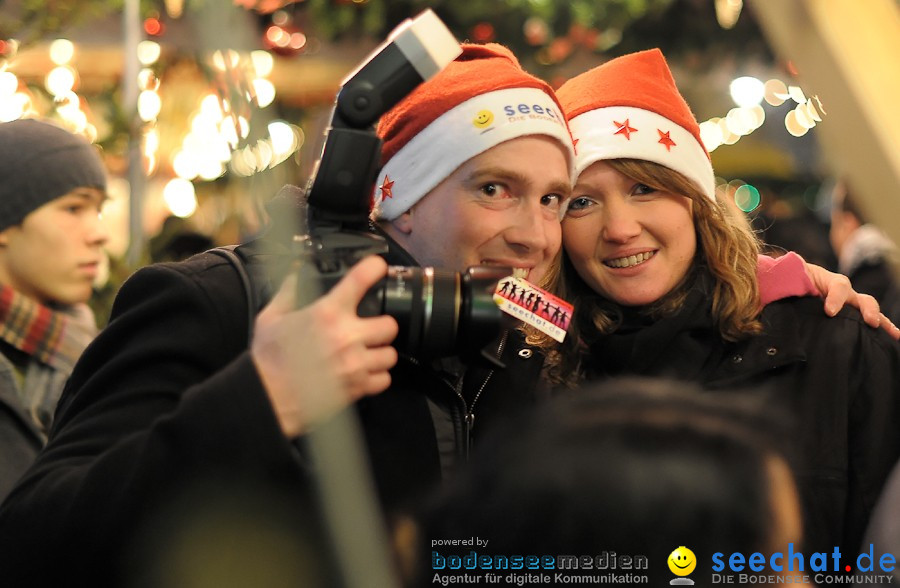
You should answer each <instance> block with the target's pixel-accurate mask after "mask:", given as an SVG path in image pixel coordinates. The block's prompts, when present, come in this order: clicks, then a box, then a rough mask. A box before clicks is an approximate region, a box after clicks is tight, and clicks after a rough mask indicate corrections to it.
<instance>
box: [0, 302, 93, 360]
mask: <svg viewBox="0 0 900 588" xmlns="http://www.w3.org/2000/svg"><path fill="white" fill-rule="evenodd" d="M72 318H73V317H72V316H70V315H67V314H66V313H64V312H61V311H56V310H52V309H50V308H48V307H46V306H44V305H43V304H40V303H38V302H35V301H34V300H32V299H31V298H29V297H27V296H25V295H23V294H20V293H19V292H17V291H16V290H14V289H13V288H12V287H10V286H6V285H4V286H2V287H0V338H2V339H3V340H4V341H6V342H7V343H9V344H10V345H12V346H13V347H15V348H16V349H19V350H21V351H23V352H25V353H27V354H28V355H30V356H31V357H33V358H35V359H37V360H38V361H40V362H41V363H44V364H47V365H49V366H51V367H54V368H56V369H61V370H66V371H68V370H71V369H72V366H74V365H75V360H77V359H78V356H79V355H81V352H82V351H84V347H85V345H86V344H87V342H88V341H90V339H91V338H92V337H93V333H91V334H90V335H89V336H88V337H86V338H85V336H84V335H85V334H84V333H79V332H78V331H82V330H83V329H77V328H76V329H74V332H73V329H69V328H67V327H68V326H69V323H70V322H71V321H72ZM79 322H80V321H79ZM73 335H74V336H73Z"/></svg>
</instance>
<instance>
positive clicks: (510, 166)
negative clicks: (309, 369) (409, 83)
mask: <svg viewBox="0 0 900 588" xmlns="http://www.w3.org/2000/svg"><path fill="white" fill-rule="evenodd" d="M377 132H378V135H379V137H381V139H382V140H383V148H382V162H381V163H382V168H381V171H380V173H379V175H378V179H377V181H376V184H375V185H376V188H375V193H374V195H373V201H374V202H373V207H374V210H373V218H374V219H375V220H377V221H379V224H380V226H381V227H382V228H383V229H384V231H385V232H386V233H387V234H388V235H389V236H390V237H391V238H393V239H394V240H395V241H396V242H397V243H398V244H399V245H400V246H401V247H403V248H404V249H405V250H406V251H407V252H408V253H409V254H411V256H412V257H413V258H414V259H415V260H416V262H418V263H419V264H421V265H434V266H441V267H444V268H448V269H453V270H457V271H461V270H464V269H465V268H466V267H468V266H474V265H480V264H485V263H488V264H500V265H512V266H515V267H522V268H524V269H527V270H529V271H531V272H532V279H536V278H537V277H539V276H540V275H541V274H542V273H543V272H544V271H546V268H547V266H548V265H549V263H550V261H551V260H552V258H553V257H554V256H555V255H556V253H557V251H558V249H559V219H558V211H559V207H560V204H561V201H562V200H563V199H564V198H565V197H566V196H567V195H568V191H569V186H570V180H571V178H570V174H571V166H572V164H573V162H574V153H573V147H572V143H571V136H570V134H569V131H568V128H567V126H566V122H565V120H564V118H563V114H562V109H561V108H560V105H559V103H558V101H557V100H556V97H555V95H554V93H553V90H552V89H551V88H550V87H549V86H548V85H547V84H546V83H545V82H543V81H542V80H540V79H538V78H536V77H534V76H532V75H530V74H528V73H526V72H525V71H524V70H523V69H522V68H521V66H520V65H519V62H518V60H517V59H516V58H515V56H514V55H513V54H512V53H511V52H510V51H509V50H508V49H507V48H506V47H503V46H501V45H497V44H487V45H473V44H464V45H463V51H462V54H461V55H460V56H459V57H458V58H457V59H456V60H455V61H454V62H452V63H451V64H450V65H448V66H447V67H446V68H445V69H444V70H443V71H441V72H440V73H439V74H437V75H436V76H435V77H434V78H432V79H431V80H429V81H427V82H425V83H423V84H422V85H421V86H419V87H418V88H416V89H415V90H414V91H413V92H412V93H411V94H410V95H409V96H407V97H406V98H405V99H404V100H402V101H401V102H400V103H399V104H397V105H396V106H395V107H394V108H393V109H391V110H390V111H389V112H387V113H386V114H385V115H384V116H383V117H382V118H381V120H380V122H379V124H378V128H377Z"/></svg>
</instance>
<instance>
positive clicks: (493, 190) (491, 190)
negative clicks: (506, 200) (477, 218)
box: [480, 183, 509, 198]
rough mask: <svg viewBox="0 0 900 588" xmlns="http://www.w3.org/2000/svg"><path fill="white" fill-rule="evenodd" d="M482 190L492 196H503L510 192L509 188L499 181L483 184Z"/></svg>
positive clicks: (486, 194)
mask: <svg viewBox="0 0 900 588" xmlns="http://www.w3.org/2000/svg"><path fill="white" fill-rule="evenodd" d="M480 191H481V193H482V194H484V195H485V196H489V197H490V198H502V197H504V196H507V195H508V194H509V190H507V188H506V186H504V185H503V184H497V183H489V184H484V185H483V186H481V188H480Z"/></svg>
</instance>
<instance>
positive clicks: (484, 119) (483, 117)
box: [472, 110, 494, 129]
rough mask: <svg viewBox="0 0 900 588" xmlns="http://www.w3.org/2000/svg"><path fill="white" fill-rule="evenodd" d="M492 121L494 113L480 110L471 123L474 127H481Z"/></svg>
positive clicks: (488, 124)
mask: <svg viewBox="0 0 900 588" xmlns="http://www.w3.org/2000/svg"><path fill="white" fill-rule="evenodd" d="M492 122H494V113H493V112H491V111H490V110H482V111H481V112H479V113H478V114H476V115H475V119H474V120H473V121H472V124H473V125H475V127H476V128H479V129H483V128H485V127H487V126H490V124H491V123H492Z"/></svg>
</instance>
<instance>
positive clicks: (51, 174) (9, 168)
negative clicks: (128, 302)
mask: <svg viewBox="0 0 900 588" xmlns="http://www.w3.org/2000/svg"><path fill="white" fill-rule="evenodd" d="M105 199H106V174H105V172H104V169H103V164H102V162H101V160H100V157H99V155H98V154H97V152H96V150H95V148H94V146H92V145H91V144H90V143H88V142H87V141H86V140H85V139H83V138H82V137H80V136H77V135H74V134H72V133H70V132H69V131H66V130H64V129H63V128H61V127H58V126H56V125H55V124H52V123H48V122H42V121H38V120H15V121H12V122H5V123H0V367H2V369H0V405H2V408H3V409H4V410H0V439H2V440H3V443H2V447H0V453H2V454H3V459H2V460H0V499H2V498H3V497H4V496H5V495H6V493H7V492H8V491H9V490H10V488H11V487H12V484H13V483H14V482H15V481H16V479H17V478H18V476H20V475H21V474H22V472H24V470H25V468H26V467H27V466H28V465H29V463H30V462H31V460H33V459H34V457H35V456H36V455H37V452H38V451H39V450H40V448H41V447H42V445H43V444H44V442H45V440H46V436H47V432H48V431H49V428H50V423H51V419H52V416H53V413H54V411H55V409H56V403H57V400H58V399H59V396H60V394H61V392H62V387H63V384H64V383H65V381H66V379H67V378H68V376H69V374H70V373H71V371H72V368H73V367H74V364H75V361H76V359H77V358H78V357H79V355H80V354H81V352H82V351H83V350H84V348H85V347H86V346H87V344H88V343H89V342H90V341H91V339H93V337H94V335H95V334H96V324H95V323H94V316H93V314H92V313H91V311H90V309H89V308H88V306H87V305H86V304H85V303H86V302H87V301H88V299H89V298H90V297H91V294H92V293H93V288H92V286H93V281H94V279H95V278H96V276H97V272H98V270H99V268H100V264H101V262H102V260H103V256H104V252H103V245H104V244H105V243H106V240H107V231H106V228H105V227H104V226H103V224H102V222H101V220H100V218H99V216H100V207H101V206H102V204H103V202H104V200H105Z"/></svg>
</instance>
